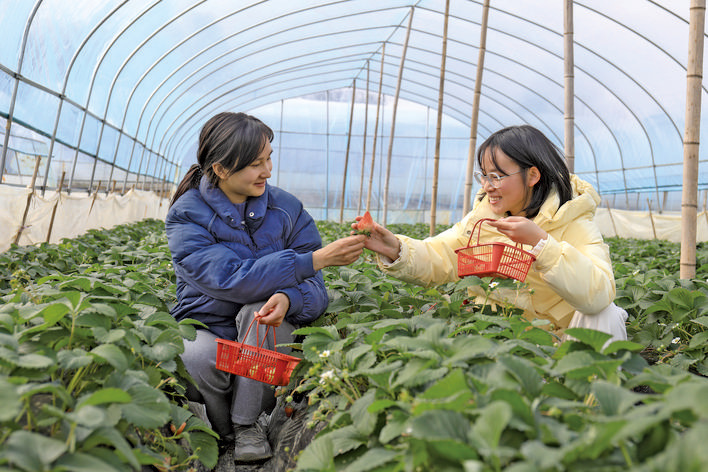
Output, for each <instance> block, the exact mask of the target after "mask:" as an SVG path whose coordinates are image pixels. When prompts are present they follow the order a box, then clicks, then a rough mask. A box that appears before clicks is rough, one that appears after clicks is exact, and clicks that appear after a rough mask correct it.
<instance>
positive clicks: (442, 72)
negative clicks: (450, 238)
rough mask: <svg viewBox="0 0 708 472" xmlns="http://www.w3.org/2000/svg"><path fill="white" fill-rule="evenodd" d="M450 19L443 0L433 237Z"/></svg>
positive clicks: (431, 201)
mask: <svg viewBox="0 0 708 472" xmlns="http://www.w3.org/2000/svg"><path fill="white" fill-rule="evenodd" d="M449 17H450V0H445V18H444V20H443V43H442V54H441V56H442V58H441V62H440V85H439V86H438V116H437V121H436V126H435V155H434V157H433V189H432V193H431V195H430V232H429V235H430V236H434V235H435V223H436V217H437V206H438V179H439V168H440V140H441V136H442V115H443V97H444V96H445V62H446V59H447V25H448V19H449Z"/></svg>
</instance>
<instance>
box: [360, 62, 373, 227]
mask: <svg viewBox="0 0 708 472" xmlns="http://www.w3.org/2000/svg"><path fill="white" fill-rule="evenodd" d="M370 70H371V67H370V63H369V61H366V102H365V103H366V105H365V106H364V144H363V147H362V149H361V174H360V178H359V196H358V198H357V203H356V213H357V215H358V214H360V213H361V202H362V200H363V196H364V170H365V167H366V165H365V164H366V138H367V131H368V126H369V72H370Z"/></svg>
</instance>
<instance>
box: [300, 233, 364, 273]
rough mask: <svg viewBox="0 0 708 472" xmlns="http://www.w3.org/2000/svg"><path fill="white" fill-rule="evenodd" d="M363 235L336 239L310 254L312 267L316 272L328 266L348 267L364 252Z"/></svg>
mask: <svg viewBox="0 0 708 472" xmlns="http://www.w3.org/2000/svg"><path fill="white" fill-rule="evenodd" d="M365 239H366V236H364V235H363V234H361V235H356V236H348V237H346V238H341V239H337V240H336V241H334V242H331V243H329V244H328V245H326V246H325V247H323V248H321V249H318V250H316V251H315V252H313V253H312V267H313V268H314V269H315V270H316V271H317V270H320V269H324V268H325V267H329V266H343V265H349V264H351V263H352V262H355V261H356V260H357V259H359V256H361V254H362V253H363V252H364V240H365Z"/></svg>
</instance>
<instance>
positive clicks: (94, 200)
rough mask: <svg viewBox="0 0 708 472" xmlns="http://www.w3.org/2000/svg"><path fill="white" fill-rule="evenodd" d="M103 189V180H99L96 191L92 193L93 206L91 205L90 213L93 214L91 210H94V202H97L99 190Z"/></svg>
mask: <svg viewBox="0 0 708 472" xmlns="http://www.w3.org/2000/svg"><path fill="white" fill-rule="evenodd" d="M100 189H101V181H100V180H99V181H98V186H97V187H96V191H94V192H93V195H91V206H90V207H89V211H88V214H89V215H90V214H91V210H93V204H94V203H96V197H97V196H98V191H99V190H100Z"/></svg>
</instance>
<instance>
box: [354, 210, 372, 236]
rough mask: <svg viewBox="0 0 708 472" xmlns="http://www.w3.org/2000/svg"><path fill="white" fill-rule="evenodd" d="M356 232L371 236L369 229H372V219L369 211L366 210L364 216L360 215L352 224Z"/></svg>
mask: <svg viewBox="0 0 708 472" xmlns="http://www.w3.org/2000/svg"><path fill="white" fill-rule="evenodd" d="M354 227H355V229H356V232H357V234H365V235H367V236H371V230H372V229H374V219H373V218H371V213H369V211H368V210H367V211H366V213H364V216H362V217H361V219H360V220H359V222H358V223H356V225H355V226H354Z"/></svg>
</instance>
